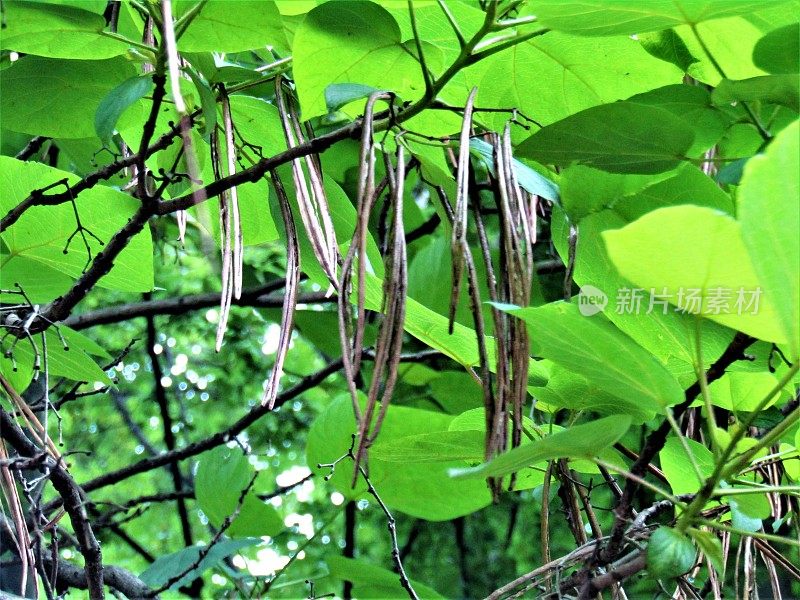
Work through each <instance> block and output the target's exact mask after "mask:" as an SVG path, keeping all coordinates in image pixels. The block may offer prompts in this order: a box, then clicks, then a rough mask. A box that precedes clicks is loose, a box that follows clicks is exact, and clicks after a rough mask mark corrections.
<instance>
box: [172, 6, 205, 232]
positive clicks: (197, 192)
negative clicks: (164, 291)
mask: <svg viewBox="0 0 800 600" xmlns="http://www.w3.org/2000/svg"><path fill="white" fill-rule="evenodd" d="M161 15H162V19H163V34H164V45H165V47H166V54H167V68H168V70H169V80H170V86H171V88H172V100H173V102H174V103H175V110H176V111H178V117H179V119H180V121H179V126H180V132H181V141H182V142H183V154H184V157H185V160H186V169H187V171H188V172H189V184H190V186H191V187H192V189H193V191H192V195H193V196H196V198H195V200H196V202H195V204H200V203H201V202H202V201H203V200H205V192H203V191H202V187H201V188H200V189H195V186H196V185H197V184H198V183H199V184H201V186H202V181H201V179H200V169H199V167H198V165H197V157H196V155H195V153H194V145H193V144H192V123H191V118H190V117H189V111H188V110H187V109H186V102H185V101H184V99H183V95H182V94H181V88H180V79H181V75H180V62H181V59H180V56H179V55H178V45H177V42H176V40H175V27H174V23H173V21H172V1H171V0H162V1H161ZM175 218H176V220H177V221H178V237H179V239H180V241H181V244H183V240H184V237H185V236H186V211H185V210H180V211H178V212H177V213H176V214H175Z"/></svg>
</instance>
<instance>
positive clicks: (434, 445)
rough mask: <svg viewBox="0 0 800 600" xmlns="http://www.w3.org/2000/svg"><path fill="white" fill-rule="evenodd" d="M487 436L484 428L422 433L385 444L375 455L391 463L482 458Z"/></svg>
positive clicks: (372, 453) (376, 449)
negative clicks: (481, 429)
mask: <svg viewBox="0 0 800 600" xmlns="http://www.w3.org/2000/svg"><path fill="white" fill-rule="evenodd" d="M484 437H485V436H484V432H483V431H477V430H472V429H470V430H462V431H437V432H435V433H421V434H418V435H410V436H407V437H402V438H397V439H394V440H391V441H388V442H384V443H381V444H379V445H378V446H376V447H375V449H374V450H373V451H372V452H371V456H372V457H373V458H377V459H379V460H382V461H385V462H390V463H409V462H414V463H440V462H453V461H457V460H466V461H480V460H481V459H482V458H483V452H484Z"/></svg>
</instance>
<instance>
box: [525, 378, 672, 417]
mask: <svg viewBox="0 0 800 600" xmlns="http://www.w3.org/2000/svg"><path fill="white" fill-rule="evenodd" d="M528 391H530V393H531V394H532V395H533V397H534V398H536V401H537V403H536V407H537V408H538V409H541V410H546V411H548V412H556V411H557V410H559V409H562V408H566V409H568V410H574V411H591V412H593V413H597V414H599V415H618V414H626V415H629V416H630V417H631V419H632V420H633V422H634V423H636V424H639V423H644V422H646V421H649V420H650V419H652V418H653V417H655V416H656V414H657V413H658V411H657V410H656V408H655V407H654V406H652V405H650V404H645V403H642V402H641V401H640V400H639V399H638V398H627V397H621V396H620V395H619V394H618V395H614V394H610V393H608V392H607V391H605V390H603V389H601V388H600V387H599V386H598V385H597V384H595V383H593V382H590V381H589V380H588V379H586V377H583V376H581V375H578V374H577V373H574V372H572V371H569V370H567V369H565V368H563V367H560V366H558V365H555V366H554V367H553V370H552V374H551V375H550V379H549V380H548V381H547V385H545V386H544V387H537V386H530V387H528Z"/></svg>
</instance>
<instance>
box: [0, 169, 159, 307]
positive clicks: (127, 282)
mask: <svg viewBox="0 0 800 600" xmlns="http://www.w3.org/2000/svg"><path fill="white" fill-rule="evenodd" d="M0 173H2V175H0V210H1V211H2V212H3V214H5V213H6V212H7V211H8V210H10V209H11V208H12V207H14V206H16V205H17V204H19V203H20V202H22V200H24V199H25V198H26V197H27V196H28V194H29V193H30V192H31V191H32V190H35V189H37V188H42V187H45V186H48V185H51V184H53V183H55V182H57V181H59V180H62V179H63V180H66V181H67V182H68V183H70V184H72V185H74V184H75V183H76V182H77V181H78V179H79V178H78V177H77V176H76V175H73V174H71V173H67V172H66V171H61V170H59V169H54V168H52V167H48V166H45V165H43V164H40V163H29V162H22V161H19V160H16V159H14V158H10V157H7V156H3V157H0ZM64 189H65V187H64V186H56V187H55V188H54V190H53V192H58V191H64ZM51 193H52V192H51ZM75 206H76V209H77V211H78V214H79V215H80V218H81V223H82V224H83V226H84V227H85V228H86V229H88V230H89V231H91V232H92V233H93V234H94V235H96V236H97V237H98V238H100V239H101V240H102V241H103V242H104V243H108V241H109V240H110V239H111V237H112V236H113V235H114V234H115V233H116V232H117V231H118V230H119V229H121V228H122V227H123V226H124V225H125V224H126V223H127V221H128V218H129V217H130V216H131V215H133V213H134V212H135V211H136V209H137V208H138V206H139V202H138V201H137V200H135V199H134V198H131V197H130V196H128V195H127V194H124V193H122V192H119V191H117V190H114V189H111V188H109V187H105V186H101V185H98V186H95V187H93V188H91V189H89V190H86V191H84V192H83V193H81V195H80V196H78V198H77V200H76V201H75ZM75 231H76V222H75V215H74V213H73V208H72V205H71V204H70V203H69V202H66V203H63V204H59V205H57V206H36V207H33V208H31V209H29V210H28V211H26V212H25V213H24V214H23V215H22V217H21V218H20V219H19V221H17V222H16V223H15V224H14V225H13V226H12V227H11V228H9V229H8V230H7V231H6V232H5V233H3V235H2V239H3V241H4V242H5V244H6V246H7V249H8V252H9V253H8V254H5V253H3V255H2V259H0V260H1V261H2V262H1V263H0V264H2V267H3V270H4V271H5V269H7V268H9V269H14V272H15V273H18V274H19V277H20V280H19V281H18V283H19V284H20V285H22V286H23V288H26V285H27V280H28V278H30V279H31V280H32V282H33V287H34V288H39V289H40V290H41V289H42V288H41V287H40V283H39V281H38V279H39V274H37V273H36V271H35V270H33V271H30V272H29V274H27V275H26V274H25V273H24V271H22V270H21V269H18V268H17V267H16V266H10V265H11V263H13V262H14V261H16V260H19V259H20V258H25V259H27V261H33V262H35V263H37V264H39V265H44V266H45V267H47V268H48V269H52V270H55V271H59V272H61V273H65V274H66V275H69V276H70V277H73V278H78V277H79V276H80V275H81V273H82V272H83V269H84V267H85V266H86V264H87V259H88V254H87V252H86V248H85V246H84V245H83V241H82V239H81V237H80V235H76V236H75V237H74V238H73V239H72V241H71V243H70V244H69V251H68V252H67V253H66V254H65V253H64V247H65V246H66V243H67V240H68V238H69V236H70V235H71V234H72V233H73V232H75ZM86 242H87V243H88V244H89V247H90V248H91V251H92V256H96V255H97V253H98V252H99V251H100V250H102V246H101V245H100V243H99V242H98V241H97V240H96V239H95V238H94V237H92V236H90V235H88V234H86ZM27 261H26V262H25V265H29V264H30V262H27ZM98 285H99V286H101V287H105V288H109V289H116V290H121V291H130V292H149V291H151V290H152V289H153V248H152V242H151V240H150V230H149V228H147V227H145V228H144V229H143V230H142V231H141V232H140V233H139V234H137V235H136V236H134V237H133V238H132V239H131V241H130V243H129V244H128V246H127V247H126V248H125V250H123V251H122V252H121V253H120V254H119V256H118V257H117V258H116V260H115V261H114V266H113V267H112V269H111V271H110V272H109V273H108V275H105V276H104V277H103V278H101V279H100V281H99V283H98ZM52 299H53V298H52V297H50V298H42V300H52Z"/></svg>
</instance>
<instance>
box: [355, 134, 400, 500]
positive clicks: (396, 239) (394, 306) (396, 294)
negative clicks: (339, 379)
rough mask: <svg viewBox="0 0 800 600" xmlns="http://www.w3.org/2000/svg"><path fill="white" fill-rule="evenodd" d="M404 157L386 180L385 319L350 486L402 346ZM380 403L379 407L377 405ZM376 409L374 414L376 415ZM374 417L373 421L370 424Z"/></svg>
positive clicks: (376, 426) (385, 404)
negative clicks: (389, 209)
mask: <svg viewBox="0 0 800 600" xmlns="http://www.w3.org/2000/svg"><path fill="white" fill-rule="evenodd" d="M405 177H406V173H405V155H404V148H403V146H402V145H401V144H398V146H397V169H396V171H395V173H394V176H393V177H389V182H390V189H391V205H392V223H391V228H390V232H389V239H388V242H389V244H388V245H389V248H390V250H391V251H390V252H388V253H387V256H386V259H385V270H384V272H385V275H384V283H383V305H384V306H383V313H384V318H383V321H382V322H381V326H380V330H379V332H378V340H377V342H376V346H375V366H374V369H373V376H372V381H371V382H370V386H369V391H368V394H367V405H366V409H365V411H364V416H363V417H362V419H361V422H360V424H359V431H358V449H357V451H356V454H355V470H354V473H353V484H354V485H355V482H356V480H357V478H358V475H359V466H360V465H361V462H362V460H364V459H365V458H366V452H367V449H368V448H369V446H370V445H371V444H372V443H373V442H374V441H375V439H376V438H377V436H378V433H379V432H380V428H381V425H382V423H383V419H384V417H385V416H386V411H387V410H388V409H389V402H390V401H391V398H392V393H393V392H394V386H395V383H396V382H397V368H398V366H399V364H400V351H401V349H402V345H403V331H404V330H403V325H404V323H405V310H406V292H407V288H408V264H407V255H406V238H405V229H404V225H403V192H404V183H405ZM379 403H380V408H377V407H378V404H379ZM376 408H377V415H376ZM373 417H375V422H374V423H373Z"/></svg>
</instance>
